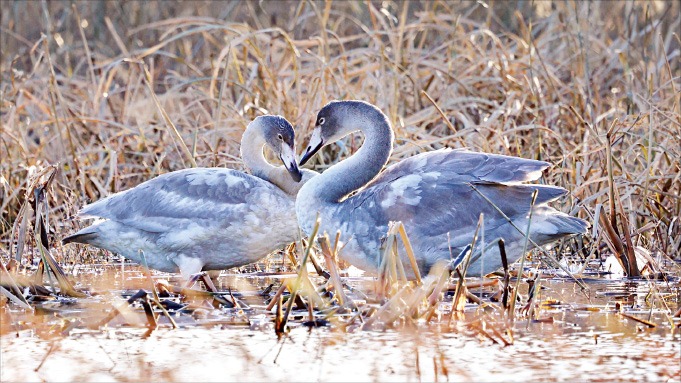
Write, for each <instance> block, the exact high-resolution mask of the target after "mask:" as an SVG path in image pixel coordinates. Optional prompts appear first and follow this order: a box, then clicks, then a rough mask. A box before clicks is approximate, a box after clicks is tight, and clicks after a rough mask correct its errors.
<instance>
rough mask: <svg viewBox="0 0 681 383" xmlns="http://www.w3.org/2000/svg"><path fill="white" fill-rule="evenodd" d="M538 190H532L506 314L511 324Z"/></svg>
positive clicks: (513, 318) (521, 278)
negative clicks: (518, 264)
mask: <svg viewBox="0 0 681 383" xmlns="http://www.w3.org/2000/svg"><path fill="white" fill-rule="evenodd" d="M538 193H539V189H534V191H533V192H532V201H531V202H530V212H529V214H528V218H527V229H526V230H525V242H524V243H523V252H522V253H521V254H522V255H521V257H520V266H519V267H518V279H516V282H515V287H514V288H513V296H512V297H511V303H510V305H509V309H508V312H509V314H510V316H509V319H510V320H511V322H513V321H514V320H515V302H516V300H517V299H518V289H519V288H520V281H522V280H523V267H524V266H525V258H527V243H528V242H529V241H528V240H529V239H530V225H531V224H532V213H533V212H534V203H535V202H536V201H537V195H538Z"/></svg>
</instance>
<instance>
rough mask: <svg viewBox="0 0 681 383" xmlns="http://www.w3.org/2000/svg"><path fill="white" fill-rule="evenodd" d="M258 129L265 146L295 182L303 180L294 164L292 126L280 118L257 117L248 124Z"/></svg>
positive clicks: (293, 133) (294, 148)
mask: <svg viewBox="0 0 681 383" xmlns="http://www.w3.org/2000/svg"><path fill="white" fill-rule="evenodd" d="M249 127H254V128H256V129H258V130H259V131H260V132H261V134H262V137H263V138H264V139H265V144H266V145H267V146H268V147H269V148H270V149H271V150H272V151H273V152H274V153H275V154H276V155H277V156H278V157H279V159H280V160H281V162H282V163H283V164H284V167H285V168H286V170H287V171H288V173H289V175H291V178H293V180H294V181H295V182H299V181H300V180H301V179H302V178H303V174H302V173H301V172H300V169H299V168H298V163H297V162H296V136H295V132H294V131H293V126H291V124H290V123H289V122H288V121H287V120H286V119H285V118H284V117H281V116H271V115H266V116H259V117H256V119H255V120H253V122H251V123H250V124H249Z"/></svg>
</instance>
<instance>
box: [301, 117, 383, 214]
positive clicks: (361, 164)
mask: <svg viewBox="0 0 681 383" xmlns="http://www.w3.org/2000/svg"><path fill="white" fill-rule="evenodd" d="M363 122H364V123H363V124H362V125H361V127H359V129H358V130H359V131H361V132H362V133H363V135H364V143H363V144H362V146H361V147H360V148H359V150H358V151H357V152H356V153H355V154H354V155H352V156H351V157H350V158H348V159H346V160H343V161H341V162H340V163H338V164H337V165H334V166H332V167H330V168H329V169H327V170H326V171H325V172H324V173H322V175H321V176H318V177H315V178H319V180H317V182H316V183H317V188H316V189H317V190H316V193H315V194H316V195H317V197H318V198H320V199H322V200H326V201H327V202H331V203H339V202H341V201H342V200H343V199H344V198H345V197H347V195H348V194H350V193H352V192H353V191H355V190H357V189H359V188H361V187H363V186H364V185H366V184H367V183H369V181H371V180H372V179H374V177H376V175H377V174H378V173H379V172H380V171H381V169H383V166H385V164H386V163H387V162H388V158H389V157H390V153H391V151H392V145H393V131H392V128H391V127H390V124H389V123H388V121H387V119H382V120H380V121H375V120H374V121H370V120H368V119H367V120H364V121H363ZM313 180H314V179H313Z"/></svg>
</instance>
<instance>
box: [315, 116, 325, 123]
mask: <svg viewBox="0 0 681 383" xmlns="http://www.w3.org/2000/svg"><path fill="white" fill-rule="evenodd" d="M325 122H326V118H324V117H319V121H318V122H317V125H324V123H325Z"/></svg>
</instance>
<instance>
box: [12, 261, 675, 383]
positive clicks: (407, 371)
mask: <svg viewBox="0 0 681 383" xmlns="http://www.w3.org/2000/svg"><path fill="white" fill-rule="evenodd" d="M136 272H138V271H136V270H128V271H126V273H124V274H125V275H128V277H126V278H119V279H118V282H116V281H112V280H110V279H111V278H113V279H116V277H107V274H106V273H103V274H100V275H96V273H95V275H94V276H93V274H84V275H82V276H81V280H82V281H83V282H84V283H88V284H89V285H90V286H93V289H94V290H97V289H99V288H100V285H99V284H101V285H102V286H104V285H109V286H111V284H115V285H116V289H119V290H115V292H116V293H120V292H121V290H129V289H134V288H139V287H141V286H142V287H143V286H144V285H145V282H148V281H147V280H146V279H145V278H142V277H139V276H137V277H130V275H135V273H136ZM128 273H130V274H128ZM119 274H120V273H119ZM289 276H290V275H289ZM279 277H281V276H277V275H274V276H271V275H270V276H263V275H261V274H259V275H255V274H252V275H228V276H224V277H221V278H220V279H219V281H218V282H217V283H216V284H217V285H218V288H219V289H227V288H228V287H232V288H234V289H236V291H239V292H240V295H241V297H242V301H243V302H247V303H248V304H250V306H251V309H250V310H246V311H245V314H246V315H247V316H248V321H245V320H244V317H243V315H241V314H239V313H238V312H237V311H238V310H236V309H224V308H223V309H217V310H208V309H206V310H205V313H204V314H203V315H200V316H197V315H196V312H195V313H194V314H193V315H188V314H187V315H179V316H177V317H176V320H177V322H178V324H179V325H180V326H181V328H179V329H171V328H169V326H168V325H167V321H164V320H161V321H160V323H161V326H160V327H159V328H158V329H156V330H155V331H153V332H152V333H151V334H150V335H149V336H148V337H145V332H146V331H147V330H146V329H145V328H139V327H134V326H132V325H123V322H125V321H124V320H122V319H121V316H120V315H119V317H117V318H116V319H115V320H114V321H112V322H110V323H109V325H108V326H107V327H104V328H103V329H96V330H90V329H87V327H86V326H84V325H79V324H78V323H77V322H75V321H76V320H77V321H82V322H87V321H88V318H101V317H102V316H104V315H105V314H106V312H107V311H108V310H109V309H110V308H111V299H113V298H112V295H108V294H103V295H95V296H94V297H92V298H87V299H81V300H71V301H68V302H69V303H64V301H62V302H55V301H52V302H48V303H47V304H45V305H43V306H44V307H45V310H43V311H42V312H43V313H44V314H42V315H37V316H28V315H25V314H23V313H22V312H21V310H16V308H13V307H12V310H11V311H12V312H11V316H10V317H7V316H3V320H4V321H7V320H8V318H9V320H12V321H13V322H14V323H13V324H17V323H19V322H21V321H25V322H24V323H23V326H20V325H17V326H15V327H12V329H11V330H9V331H8V330H7V327H5V331H4V335H2V336H1V337H0V346H1V350H2V358H1V364H2V366H1V367H2V368H1V369H0V381H3V382H5V381H37V380H48V381H111V380H113V381H148V380H164V381H234V380H239V381H417V380H423V381H575V380H577V381H587V380H588V381H612V380H618V381H677V382H678V381H681V371H680V370H681V367H680V360H681V335H680V333H679V330H678V326H679V324H680V323H679V321H678V318H677V320H676V329H673V328H672V324H671V323H670V315H671V314H669V312H667V311H666V309H664V308H661V305H660V300H661V299H665V300H666V302H667V305H668V306H669V309H670V310H671V313H674V312H675V311H676V310H677V309H678V307H679V306H678V305H679V288H678V280H677V281H675V282H673V283H668V282H645V281H639V282H623V281H619V280H604V279H603V278H598V279H593V280H587V281H586V282H587V285H588V287H589V290H588V292H587V293H584V292H582V291H581V289H580V288H579V287H578V285H577V284H575V283H574V282H572V281H569V280H565V279H545V280H542V281H541V286H542V287H543V288H542V289H541V290H540V295H539V296H538V297H537V298H538V301H539V302H544V304H543V305H541V306H540V308H539V312H538V315H536V318H540V319H541V321H529V320H528V319H527V318H519V319H518V320H517V321H516V323H515V326H514V331H513V342H512V344H511V345H509V346H503V344H500V343H499V344H495V343H493V341H491V340H490V339H489V338H486V337H484V336H481V335H480V333H479V332H476V331H472V330H471V328H470V326H468V324H470V323H471V322H473V321H474V320H476V318H477V319H479V318H481V317H485V316H487V317H489V319H490V321H488V322H487V323H486V325H488V326H493V325H494V323H495V319H496V318H495V316H498V312H497V311H494V310H486V311H485V310H483V309H481V308H480V307H479V306H478V305H476V304H471V303H469V304H467V306H466V310H465V313H464V315H463V316H462V317H461V318H459V319H456V320H454V321H453V322H452V323H453V325H452V326H451V327H449V326H448V325H447V324H448V321H449V317H448V316H446V315H443V317H442V319H441V320H439V321H432V322H431V323H426V322H425V321H423V320H421V321H417V322H416V323H415V324H412V325H406V326H402V328H399V329H396V328H387V329H384V330H371V331H361V330H359V328H357V327H354V328H349V329H348V331H343V330H342V329H341V328H339V327H337V326H333V325H332V326H330V327H322V328H308V327H304V326H302V325H301V322H302V321H301V320H294V321H292V322H291V331H290V332H289V334H288V336H284V337H281V339H279V338H278V337H277V336H276V335H275V332H274V327H273V323H272V315H270V314H269V313H267V312H265V311H264V310H263V309H264V306H265V304H264V302H261V301H262V298H260V297H259V296H258V295H257V292H258V291H261V290H262V287H263V286H267V285H268V284H269V283H271V282H275V281H276V280H277V279H278V278H279ZM474 281H475V280H474V279H472V280H471V282H474ZM352 284H353V285H355V286H356V287H358V288H364V289H365V291H369V290H370V285H371V278H354V279H352ZM275 290H276V288H275ZM651 290H652V291H655V292H656V295H655V296H653V295H650V294H649V293H650V291H651ZM490 291H491V290H490V289H487V288H483V289H478V288H471V292H473V293H476V294H477V293H481V294H479V295H481V296H483V297H484V296H486V295H488V293H489V292H490ZM273 293H274V292H272V294H273ZM114 295H115V294H114ZM450 306H451V297H449V298H448V299H447V298H445V300H444V301H443V303H442V304H441V309H442V310H441V311H442V312H443V313H447V312H448V309H449V307H450ZM618 306H619V307H618ZM620 312H623V313H625V314H626V315H631V316H633V317H636V318H639V319H643V320H646V321H649V322H652V323H653V324H655V325H656V327H654V328H649V327H648V326H646V325H644V324H642V323H639V322H636V321H634V320H632V319H629V318H626V317H623V316H622V315H621V314H620ZM296 315H299V316H304V315H305V313H297V314H296ZM135 317H137V318H138V319H139V323H140V324H143V323H144V320H143V318H144V315H143V314H142V313H141V310H132V311H131V312H129V313H128V317H126V320H127V322H128V323H129V324H134V321H135V320H134V318H135ZM140 318H141V319H140ZM31 321H33V322H34V323H29V322H31ZM69 321H74V322H73V323H75V325H74V326H73V327H72V329H71V330H70V332H68V334H67V335H62V334H60V332H59V331H51V329H54V328H57V329H58V330H60V329H63V328H64V326H63V324H64V322H68V323H72V322H69ZM249 322H250V324H249ZM19 324H21V323H19ZM507 339H508V337H507ZM497 340H498V339H497Z"/></svg>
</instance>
